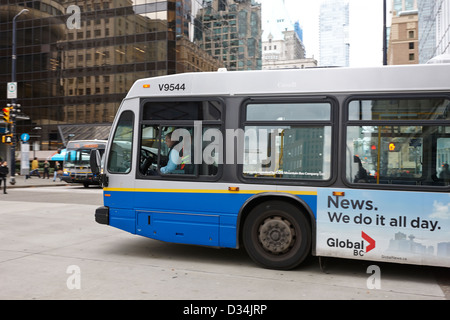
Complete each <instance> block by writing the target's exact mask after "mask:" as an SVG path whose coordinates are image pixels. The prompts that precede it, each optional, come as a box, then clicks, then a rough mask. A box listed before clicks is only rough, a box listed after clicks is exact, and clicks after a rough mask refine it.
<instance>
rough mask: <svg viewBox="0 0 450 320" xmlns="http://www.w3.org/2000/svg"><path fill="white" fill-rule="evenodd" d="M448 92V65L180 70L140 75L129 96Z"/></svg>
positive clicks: (449, 74) (449, 82)
mask: <svg viewBox="0 0 450 320" xmlns="http://www.w3.org/2000/svg"><path fill="white" fill-rule="evenodd" d="M393 91H409V92H411V91H447V92H450V64H422V65H403V66H383V67H370V68H311V69H289V70H263V71H262V70H261V71H230V72H198V73H182V74H175V75H168V76H161V77H154V78H146V79H141V80H137V81H136V82H135V83H134V84H133V86H132V87H131V89H130V91H129V92H128V95H127V98H137V97H158V96H161V97H163V96H164V97H166V96H217V95H220V96H227V95H248V94H252V95H267V94H271V95H277V94H320V93H323V94H328V93H339V92H343V93H344V92H352V93H353V92H359V93H363V92H393Z"/></svg>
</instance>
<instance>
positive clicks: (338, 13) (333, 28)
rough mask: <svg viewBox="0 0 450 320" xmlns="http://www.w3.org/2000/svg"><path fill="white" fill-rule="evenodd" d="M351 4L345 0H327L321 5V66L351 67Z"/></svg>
mask: <svg viewBox="0 0 450 320" xmlns="http://www.w3.org/2000/svg"><path fill="white" fill-rule="evenodd" d="M349 21H350V12H349V3H348V1H345V0H325V1H323V2H322V3H321V5H320V17H319V48H320V58H319V65H320V66H326V67H329V66H339V67H348V66H349V65H350V43H349V35H348V28H349Z"/></svg>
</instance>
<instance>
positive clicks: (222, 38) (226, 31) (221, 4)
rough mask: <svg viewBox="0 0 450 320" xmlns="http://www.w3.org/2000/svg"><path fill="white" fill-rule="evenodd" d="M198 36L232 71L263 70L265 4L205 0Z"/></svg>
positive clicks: (198, 22) (205, 46)
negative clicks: (262, 20)
mask: <svg viewBox="0 0 450 320" xmlns="http://www.w3.org/2000/svg"><path fill="white" fill-rule="evenodd" d="M203 4H204V7H203V8H201V9H200V10H199V11H198V13H197V15H196V16H195V21H196V24H198V25H201V26H202V28H195V34H194V39H195V42H198V44H199V46H200V47H201V48H202V49H203V50H205V51H206V52H207V53H208V54H210V55H211V56H213V57H215V58H217V59H221V60H222V61H223V63H224V64H225V67H226V68H227V69H228V70H229V71H235V70H260V69H261V64H262V62H261V5H260V4H259V3H257V2H256V1H255V0H204V1H203Z"/></svg>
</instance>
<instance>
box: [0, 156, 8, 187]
mask: <svg viewBox="0 0 450 320" xmlns="http://www.w3.org/2000/svg"><path fill="white" fill-rule="evenodd" d="M8 173H9V169H8V162H6V161H3V162H2V165H1V166H0V188H1V185H2V181H3V193H4V194H7V192H6V177H7V176H8Z"/></svg>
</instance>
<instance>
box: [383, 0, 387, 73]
mask: <svg viewBox="0 0 450 320" xmlns="http://www.w3.org/2000/svg"><path fill="white" fill-rule="evenodd" d="M386 9H387V8H386V0H383V65H384V66H386V65H387V30H386Z"/></svg>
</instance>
